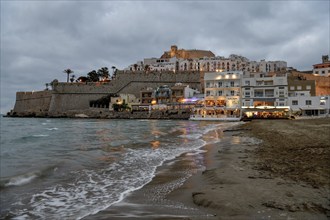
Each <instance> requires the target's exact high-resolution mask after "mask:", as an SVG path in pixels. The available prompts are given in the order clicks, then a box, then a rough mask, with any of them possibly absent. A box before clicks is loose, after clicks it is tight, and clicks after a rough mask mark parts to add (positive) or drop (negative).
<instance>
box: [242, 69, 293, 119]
mask: <svg viewBox="0 0 330 220" xmlns="http://www.w3.org/2000/svg"><path fill="white" fill-rule="evenodd" d="M289 108H290V107H289V106H288V80H287V74H286V73H277V74H275V73H249V72H246V73H244V75H243V77H242V109H244V112H245V114H246V115H247V116H248V117H257V118H282V117H288V114H289Z"/></svg>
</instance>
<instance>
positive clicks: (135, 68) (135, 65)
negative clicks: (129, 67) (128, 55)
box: [134, 63, 138, 71]
mask: <svg viewBox="0 0 330 220" xmlns="http://www.w3.org/2000/svg"><path fill="white" fill-rule="evenodd" d="M137 68H138V65H137V64H136V63H135V64H134V70H135V71H137Z"/></svg>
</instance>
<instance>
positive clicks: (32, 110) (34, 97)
mask: <svg viewBox="0 0 330 220" xmlns="http://www.w3.org/2000/svg"><path fill="white" fill-rule="evenodd" d="M52 93H53V91H50V90H47V91H38V92H17V93H16V102H15V106H14V109H13V111H12V114H15V116H43V115H45V114H47V113H48V110H49V105H50V102H51V99H52Z"/></svg>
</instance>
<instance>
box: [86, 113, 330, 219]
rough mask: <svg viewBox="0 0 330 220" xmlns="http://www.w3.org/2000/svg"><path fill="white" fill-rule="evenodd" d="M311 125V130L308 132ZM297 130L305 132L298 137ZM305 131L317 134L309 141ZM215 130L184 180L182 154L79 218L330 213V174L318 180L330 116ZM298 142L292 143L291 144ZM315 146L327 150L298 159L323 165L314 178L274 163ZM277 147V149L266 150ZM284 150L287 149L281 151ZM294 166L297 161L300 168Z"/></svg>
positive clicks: (185, 163)
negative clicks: (196, 165) (145, 180)
mask: <svg viewBox="0 0 330 220" xmlns="http://www.w3.org/2000/svg"><path fill="white" fill-rule="evenodd" d="M292 128H295V129H292ZM311 128H313V129H314V130H313V131H312V132H310V130H311ZM328 131H329V132H328ZM218 132H219V131H218ZM300 133H302V134H304V135H303V136H301V135H300V136H299V135H297V134H300ZM309 133H310V135H311V136H314V137H315V139H316V140H315V139H312V140H309V139H310V135H308V134H309ZM317 133H319V134H318V135H316V134H317ZM218 135H220V136H221V141H220V142H219V143H215V144H209V145H206V146H204V147H203V148H201V150H205V152H203V153H199V155H200V156H201V157H202V159H201V160H203V166H204V168H203V169H200V168H198V169H197V168H196V169H195V170H194V172H193V173H192V175H191V176H190V177H189V178H187V179H181V180H180V173H181V172H184V170H185V169H186V168H189V169H191V162H192V161H194V160H192V161H190V162H188V160H185V159H187V155H181V156H180V157H179V158H176V159H174V160H172V161H168V162H167V163H166V164H164V165H163V166H161V167H159V168H158V169H157V172H156V174H155V177H154V178H153V179H152V181H151V182H150V183H148V184H147V185H145V186H144V187H143V188H142V189H140V190H137V191H134V192H132V193H131V194H130V195H129V196H128V197H127V198H125V199H124V200H123V201H122V202H120V203H118V204H116V205H114V206H111V207H109V208H108V209H106V210H103V211H101V212H99V213H97V214H95V215H91V216H88V217H86V218H84V219H85V220H86V219H87V220H88V219H95V218H97V219H132V218H133V219H157V220H168V219H181V220H182V219H191V220H202V219H208V220H215V219H226V220H227V219H228V220H236V219H238V220H240V219H276V220H277V219H283V220H284V219H292V220H294V219H296V220H307V219H308V220H310V219H312V220H313V219H315V220H316V219H317V220H322V219H329V218H330V183H329V181H330V180H329V181H328V182H326V181H324V179H326V178H325V177H327V175H328V174H329V172H328V171H329V170H330V164H329V163H328V162H327V161H330V160H328V159H330V154H329V152H330V145H329V143H328V138H330V137H329V136H330V118H327V119H324V118H322V119H314V120H310V119H308V120H271V121H265V120H256V121H252V122H247V123H244V124H242V125H238V126H236V127H233V128H231V129H228V130H225V131H222V132H219V133H218ZM283 143H287V144H285V146H287V149H286V147H285V146H279V144H280V145H281V144H283ZM312 143H314V144H313V145H311V144H312ZM296 145H297V147H296V149H293V150H292V148H294V147H295V146H296ZM317 145H319V146H323V147H322V148H320V149H324V150H325V152H321V151H320V150H318V151H315V152H314V154H315V155H314V156H313V153H309V154H307V155H308V157H307V158H305V157H303V158H302V159H304V160H306V161H305V165H307V167H310V166H309V164H313V163H312V162H316V165H312V167H313V166H315V167H318V165H319V164H318V163H321V165H322V163H324V162H325V163H326V164H323V165H324V166H323V165H322V166H320V170H319V171H320V172H319V173H317V175H316V176H314V178H315V180H314V181H306V179H304V176H305V175H307V176H308V173H307V174H306V171H305V170H300V172H298V171H299V169H298V171H297V172H296V177H295V178H294V175H293V174H292V172H291V173H290V169H293V168H292V167H294V163H293V164H291V163H284V167H285V166H286V167H287V170H286V171H285V172H284V173H283V172H280V171H281V169H282V168H283V167H277V166H279V165H281V163H278V160H280V161H281V157H283V158H284V159H285V160H288V161H291V160H292V158H296V157H297V156H296V154H295V153H296V151H299V149H300V148H302V149H309V148H310V149H316V148H315V146H317ZM277 148H278V149H280V151H276V150H275V152H272V151H268V150H267V149H273V150H274V149H277ZM290 149H291V150H290ZM282 151H283V152H285V154H284V156H283V154H281V152H282ZM322 153H323V154H322ZM267 155H268V157H266V156H267ZM279 155H282V156H279ZM302 155H304V154H301V155H300V156H302ZM322 155H323V156H324V157H322ZM317 156H321V157H322V158H318V157H317ZM296 159H297V158H296ZM297 160H298V161H299V159H297ZM281 162H282V163H283V161H281ZM300 162H303V161H300ZM300 165H301V164H300V163H298V167H299V166H300ZM265 167H266V168H267V167H268V168H269V167H272V169H269V170H267V169H265ZM279 168H281V169H279ZM316 170H317V169H316ZM293 173H295V172H293ZM178 175H179V176H178ZM292 175H293V176H292ZM324 175H325V176H324ZM329 175H330V174H329ZM178 180H180V181H181V183H180V184H178V185H177V186H179V187H172V188H171V189H168V188H167V190H169V191H170V192H168V191H167V192H166V193H165V194H162V193H163V191H162V190H163V189H164V188H162V187H165V188H166V184H168V183H169V182H173V183H175V182H176V181H178ZM317 180H319V181H317ZM180 181H179V182H180ZM176 183H178V182H176ZM315 184H316V185H315ZM159 187H160V188H159ZM157 194H158V195H159V194H162V195H161V196H162V197H161V198H160V197H157V196H156V197H155V198H154V197H152V196H153V195H157Z"/></svg>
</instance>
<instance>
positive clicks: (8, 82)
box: [0, 0, 330, 113]
mask: <svg viewBox="0 0 330 220" xmlns="http://www.w3.org/2000/svg"><path fill="white" fill-rule="evenodd" d="M329 11H330V1H327V0H324V1H215V0H214V1H196V0H195V1H188V0H183V1H151V0H149V1H148V0H145V1H133V0H131V1H106V0H100V1H74V0H67V1H65V0H63V1H57V0H53V1H47V0H45V1H41V0H34V1H29V0H20V1H18V0H11V1H9V0H8V1H4V0H1V39H0V40H1V57H0V58H1V113H6V112H7V111H9V110H10V109H12V108H13V107H14V103H15V93H16V92H17V91H32V90H35V91H37V90H43V89H45V83H48V82H51V81H52V80H53V79H58V80H59V81H66V74H64V73H63V70H64V69H67V68H70V69H72V70H73V71H74V74H75V75H76V76H81V75H86V74H87V73H88V72H89V71H91V70H94V69H95V70H97V69H99V68H101V67H108V68H109V69H110V70H111V66H116V67H117V68H118V69H123V68H125V67H127V66H128V65H130V64H132V63H135V62H136V61H139V60H143V58H150V57H160V56H161V55H162V53H163V52H164V51H167V50H169V48H170V46H171V45H174V44H175V45H177V46H178V48H179V49H180V48H184V49H202V50H211V51H212V52H213V53H214V54H216V55H218V56H226V57H227V56H229V55H230V54H239V55H243V56H245V57H247V58H248V59H250V60H257V61H259V60H261V59H266V60H284V61H286V62H287V63H288V66H292V67H294V68H297V69H298V70H311V69H312V65H313V64H316V63H320V62H321V56H322V55H325V54H329V51H330V49H329V38H330V31H329V29H330V24H329V20H330V15H329V13H330V12H329Z"/></svg>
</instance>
